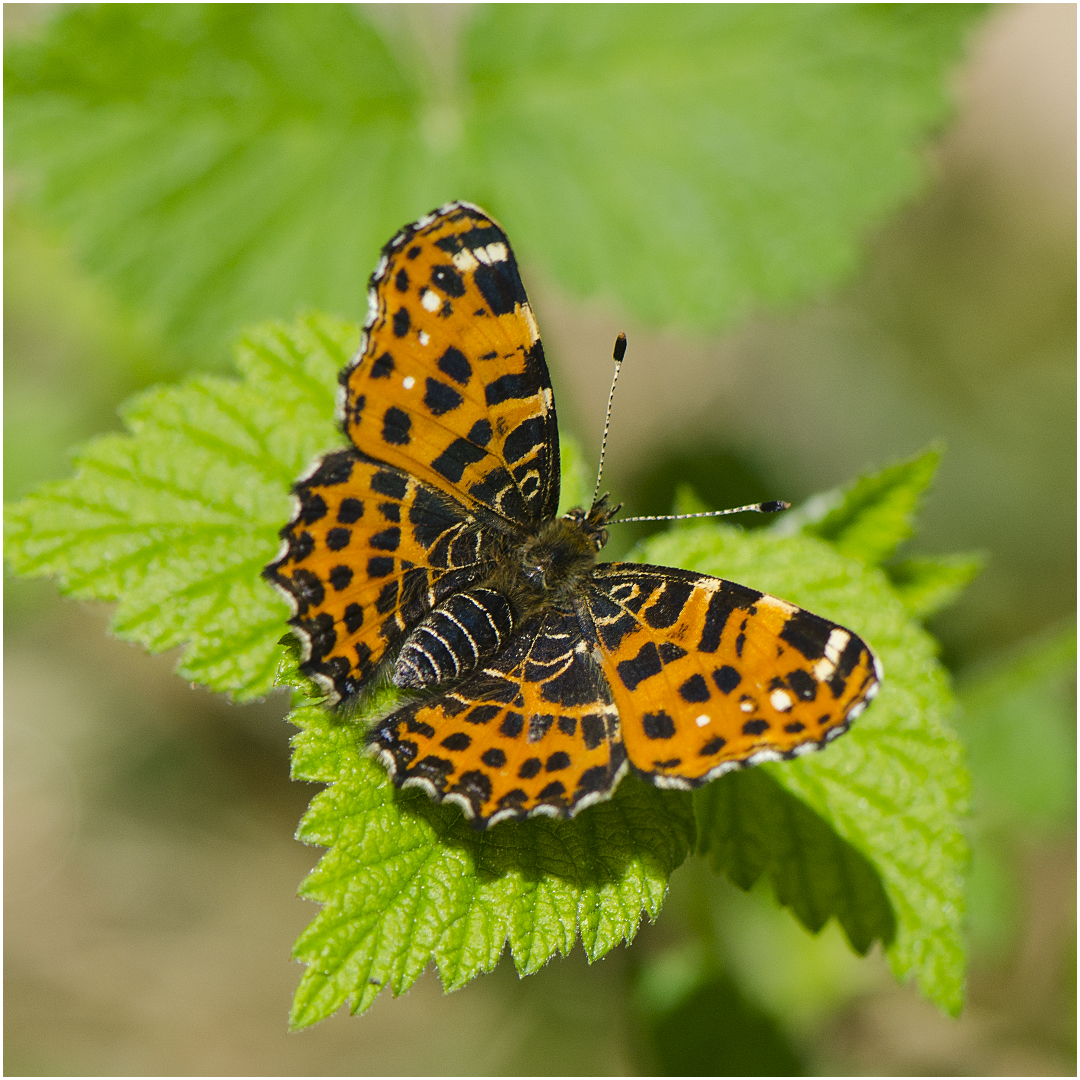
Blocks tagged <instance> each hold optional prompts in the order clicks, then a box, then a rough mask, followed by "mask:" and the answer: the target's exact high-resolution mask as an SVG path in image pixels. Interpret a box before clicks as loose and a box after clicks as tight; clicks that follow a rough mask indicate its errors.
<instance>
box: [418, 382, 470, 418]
mask: <svg viewBox="0 0 1080 1080" xmlns="http://www.w3.org/2000/svg"><path fill="white" fill-rule="evenodd" d="M424 387H425V388H424V404H425V405H426V406H427V407H428V410H429V411H430V412H431V415H432V416H442V415H443V414H444V413H448V412H452V411H453V410H454V409H456V408H457V407H458V406H459V405H460V404H461V403H462V401H463V400H464V398H462V396H461V395H460V394H459V393H458V392H457V391H456V390H455V389H454V388H453V387H452V386H447V385H446V383H444V382H440V381H439V380H438V379H433V378H431V377H430V376H428V379H427V382H426V383H425V384H424Z"/></svg>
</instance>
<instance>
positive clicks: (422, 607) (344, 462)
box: [263, 450, 499, 700]
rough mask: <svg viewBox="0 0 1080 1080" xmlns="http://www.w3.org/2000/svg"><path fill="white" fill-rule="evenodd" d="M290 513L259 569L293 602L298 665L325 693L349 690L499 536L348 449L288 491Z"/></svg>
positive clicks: (474, 571) (488, 556)
mask: <svg viewBox="0 0 1080 1080" xmlns="http://www.w3.org/2000/svg"><path fill="white" fill-rule="evenodd" d="M294 494H295V495H296V498H297V501H298V503H299V506H298V509H297V513H296V516H295V517H294V518H293V520H292V521H291V522H290V523H289V524H288V525H287V526H286V527H285V528H284V529H283V530H282V534H281V535H282V539H283V541H284V543H283V545H282V550H281V552H280V553H279V555H278V557H277V559H275V561H274V562H272V563H271V564H270V565H269V566H268V567H267V568H266V570H264V571H263V573H264V575H265V576H266V578H267V579H268V580H269V581H270V582H271V583H272V584H274V585H276V586H277V587H278V588H279V589H280V590H281V591H282V592H283V593H284V595H285V596H286V598H287V599H288V600H289V602H290V603H291V604H292V606H293V610H294V615H293V617H292V619H290V620H289V623H290V625H291V626H292V627H293V628H294V630H295V631H296V632H297V634H298V636H299V637H300V640H301V642H302V645H303V651H304V655H303V663H302V664H301V670H302V671H303V672H304V673H305V674H306V675H308V676H310V677H312V678H314V679H316V681H318V682H319V683H321V684H322V685H323V686H324V687H325V688H326V690H327V692H328V693H329V694H330V696H331V698H333V699H334V700H337V698H345V697H349V696H350V695H352V694H354V693H356V691H357V690H359V689H360V688H361V687H362V686H363V685H364V684H365V683H366V682H368V680H369V679H370V678H371V677H372V675H373V674H374V671H375V668H376V666H377V665H378V664H379V662H380V660H382V659H383V656H384V655H385V654H386V652H387V650H392V649H394V648H395V646H397V645H398V644H399V643H400V642H401V641H402V640H403V638H404V636H405V632H406V628H407V627H411V626H412V625H413V624H414V623H416V622H417V621H418V620H419V619H421V618H423V616H424V615H425V614H426V613H427V612H428V611H429V610H430V609H431V608H432V607H434V606H435V604H437V603H439V602H440V601H441V600H442V599H444V598H445V597H446V596H449V595H450V594H451V593H453V592H457V591H459V590H461V589H464V588H467V587H468V586H469V585H470V584H472V582H473V581H475V580H476V579H477V578H478V577H480V576H482V575H483V574H484V573H485V572H487V568H490V566H491V564H492V562H493V560H494V559H496V558H497V557H498V553H499V537H498V534H496V533H494V532H493V531H491V530H483V529H479V528H478V527H477V523H476V522H475V520H474V519H473V518H472V516H471V515H470V514H469V513H468V512H467V511H466V510H465V509H464V508H462V507H460V506H459V507H457V508H456V509H455V508H454V505H453V504H452V503H450V502H449V501H448V500H447V499H446V498H445V497H444V496H441V495H440V494H438V493H437V492H434V491H432V490H431V489H430V488H428V487H427V486H426V485H425V484H422V483H420V482H419V481H418V480H416V479H415V478H414V477H411V476H408V475H406V474H405V473H403V472H400V471H399V470H397V469H394V468H391V467H390V466H388V465H382V464H380V463H378V462H372V461H366V460H364V459H362V458H361V457H360V456H359V455H358V454H357V453H356V451H354V450H340V451H336V452H335V453H331V454H328V455H327V456H326V457H325V458H323V459H322V461H321V462H320V463H319V465H318V467H317V468H316V470H315V471H314V472H313V473H312V474H311V475H310V476H308V477H307V478H306V479H304V480H301V481H300V482H299V483H298V484H297V485H296V487H295V488H294Z"/></svg>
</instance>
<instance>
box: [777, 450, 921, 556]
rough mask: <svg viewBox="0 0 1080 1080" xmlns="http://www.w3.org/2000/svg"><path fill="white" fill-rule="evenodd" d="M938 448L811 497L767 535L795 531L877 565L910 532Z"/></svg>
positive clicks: (779, 534) (891, 552) (845, 553)
mask: <svg viewBox="0 0 1080 1080" xmlns="http://www.w3.org/2000/svg"><path fill="white" fill-rule="evenodd" d="M941 453H942V451H941V448H940V447H938V446H931V447H930V448H929V449H927V450H924V451H922V452H921V453H919V454H916V455H915V456H914V457H912V458H908V460H907V461H901V462H898V463H897V464H896V465H889V466H888V467H886V468H884V469H882V470H881V471H880V472H876V473H871V474H869V475H867V476H860V477H859V479H858V480H856V481H855V482H854V483H852V484H850V485H849V486H848V487H846V488H844V489H843V490H842V491H839V492H827V493H826V494H824V495H817V496H815V497H814V498H813V499H811V500H809V501H808V502H807V503H806V504H805V505H804V506H802V507H797V508H796V509H795V510H793V511H792V512H791V513H790V514H787V515H785V516H784V517H782V518H781V519H780V520H779V521H778V522H777V524H776V526H775V527H774V529H773V531H774V533H775V534H776V535H778V536H790V535H793V534H794V533H795V532H796V531H797V530H799V529H801V530H802V532H803V533H805V534H806V535H807V536H816V537H818V539H820V540H826V541H828V542H829V543H830V544H832V546H833V547H834V548H836V550H837V551H838V552H840V554H841V555H846V556H848V557H849V558H852V559H859V560H861V561H862V562H864V563H866V564H867V565H868V566H877V565H879V564H880V563H882V562H884V561H885V560H886V559H887V558H889V556H891V555H892V554H893V552H894V551H895V550H896V547H897V545H898V544H899V543H901V541H903V540H906V539H907V538H908V537H909V536H911V534H912V532H913V531H914V529H915V513H916V511H917V509H918V506H919V500H920V498H921V497H922V494H923V492H924V491H925V490H926V489H927V487H929V485H930V482H931V480H933V478H934V473H935V472H936V471H937V467H938V463H939V462H940V461H941Z"/></svg>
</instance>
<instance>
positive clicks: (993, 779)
mask: <svg viewBox="0 0 1080 1080" xmlns="http://www.w3.org/2000/svg"><path fill="white" fill-rule="evenodd" d="M959 696H960V704H961V706H962V708H961V713H960V730H961V733H962V734H963V735H964V737H965V739H966V741H967V746H968V758H969V761H970V763H971V772H972V776H973V778H974V781H975V792H976V795H977V798H978V806H979V811H980V815H979V816H980V820H981V821H982V822H983V825H984V827H988V826H991V825H995V826H1005V827H1006V828H1008V829H1009V830H1012V831H1015V830H1018V829H1032V828H1034V829H1039V830H1047V829H1052V828H1060V827H1062V826H1065V825H1067V824H1068V823H1070V822H1072V821H1074V819H1075V806H1076V627H1075V625H1074V626H1068V627H1065V628H1063V629H1059V630H1056V631H1052V632H1050V633H1049V634H1046V635H1043V636H1042V637H1040V638H1038V639H1036V640H1034V641H1029V642H1027V643H1025V645H1024V646H1023V647H1022V648H1021V649H1019V650H1017V651H1016V652H1014V653H1013V654H1012V655H1011V656H1009V657H1007V658H1004V659H1000V660H998V661H997V662H996V663H993V664H990V665H987V666H986V667H984V668H983V669H982V670H981V671H979V672H978V673H976V674H972V675H970V676H968V677H967V678H966V679H965V680H964V681H963V683H962V684H961V686H960V688H959Z"/></svg>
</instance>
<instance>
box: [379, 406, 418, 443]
mask: <svg viewBox="0 0 1080 1080" xmlns="http://www.w3.org/2000/svg"><path fill="white" fill-rule="evenodd" d="M410 427H412V420H411V419H410V418H409V414H408V413H406V412H402V410H401V409H399V408H397V407H396V406H395V405H391V406H390V408H389V409H387V410H386V412H385V413H384V414H383V428H382V437H383V441H384V442H388V443H390V444H391V445H392V446H408V445H409V441H410V435H409V428H410Z"/></svg>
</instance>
